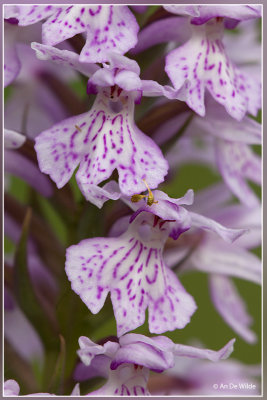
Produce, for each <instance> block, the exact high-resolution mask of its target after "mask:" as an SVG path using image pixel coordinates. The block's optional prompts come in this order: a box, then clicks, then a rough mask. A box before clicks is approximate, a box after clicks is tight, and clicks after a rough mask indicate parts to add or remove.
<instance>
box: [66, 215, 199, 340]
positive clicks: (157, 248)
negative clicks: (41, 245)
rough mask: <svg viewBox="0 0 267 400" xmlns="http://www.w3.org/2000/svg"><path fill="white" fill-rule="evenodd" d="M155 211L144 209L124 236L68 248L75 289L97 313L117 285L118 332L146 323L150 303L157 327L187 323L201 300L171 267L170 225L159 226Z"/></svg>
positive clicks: (152, 321)
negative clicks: (167, 252) (166, 249)
mask: <svg viewBox="0 0 267 400" xmlns="http://www.w3.org/2000/svg"><path fill="white" fill-rule="evenodd" d="M153 221H154V216H152V215H151V214H148V213H141V214H140V216H138V217H137V218H136V219H135V220H134V222H133V223H132V224H130V226H129V228H128V231H127V232H126V233H124V234H123V235H121V236H120V237H118V238H107V239H105V238H96V239H88V240H84V241H82V242H80V243H79V244H78V245H75V246H71V247H70V248H69V249H68V250H67V256H66V257H67V261H66V273H67V276H68V278H69V280H70V281H71V283H72V289H73V290H74V291H75V292H76V293H77V294H78V295H79V296H80V297H81V299H82V300H83V301H84V303H85V304H86V305H87V307H88V308H89V309H90V310H91V311H92V312H93V313H97V312H98V311H99V310H100V309H101V308H102V307H103V305H104V302H105V299H106V296H107V294H108V292H109V291H111V301H112V304H113V308H114V314H115V318H116V321H117V331H118V336H121V335H122V334H123V333H125V332H127V331H129V330H132V329H135V328H136V327H138V326H140V325H142V324H143V323H144V320H145V310H146V308H147V307H149V327H150V331H151V332H153V333H162V332H165V331H166V330H173V329H175V328H183V327H184V326H185V325H186V324H187V323H188V322H189V320H190V317H191V315H192V314H193V313H194V311H195V309H196V306H195V303H194V300H193V299H192V297H191V296H190V295H189V294H188V293H187V292H186V291H185V289H184V288H183V287H182V285H181V284H180V282H179V281H178V279H177V277H176V276H175V275H174V274H173V273H172V271H168V270H166V267H165V265H164V263H163V260H162V247H163V245H164V243H165V241H166V239H167V236H168V233H169V228H168V227H160V226H159V225H157V226H154V227H153V229H151V227H152V226H153Z"/></svg>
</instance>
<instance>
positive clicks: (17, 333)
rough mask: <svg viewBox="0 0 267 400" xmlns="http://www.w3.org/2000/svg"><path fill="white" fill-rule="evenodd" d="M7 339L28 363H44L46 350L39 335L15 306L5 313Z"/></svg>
mask: <svg viewBox="0 0 267 400" xmlns="http://www.w3.org/2000/svg"><path fill="white" fill-rule="evenodd" d="M4 325H5V332H4V335H5V338H6V339H7V340H8V342H9V343H10V344H11V345H12V347H13V348H14V349H15V351H16V352H17V353H18V354H19V355H20V357H22V358H23V359H24V360H26V361H33V360H35V361H38V363H41V364H42V363H43V361H44V348H43V344H42V342H41V340H40V337H39V335H38V334H37V332H36V331H35V329H34V328H33V326H32V325H31V323H30V322H29V320H28V319H27V318H26V317H25V315H24V314H23V313H22V312H21V310H20V309H19V308H18V307H17V306H15V307H14V308H13V309H12V310H5V313H4Z"/></svg>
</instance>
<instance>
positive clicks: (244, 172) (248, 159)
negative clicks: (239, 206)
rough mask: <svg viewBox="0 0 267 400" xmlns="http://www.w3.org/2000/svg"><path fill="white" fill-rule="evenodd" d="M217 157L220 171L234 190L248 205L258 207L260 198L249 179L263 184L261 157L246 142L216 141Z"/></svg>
mask: <svg viewBox="0 0 267 400" xmlns="http://www.w3.org/2000/svg"><path fill="white" fill-rule="evenodd" d="M215 151H216V159H217V165H218V168H219V170H220V173H221V174H222V176H223V179H224V181H225V183H226V184H227V185H228V187H229V188H230V189H231V190H232V192H233V193H234V194H235V195H236V196H237V197H238V198H239V199H240V201H241V202H243V203H244V204H246V205H247V206H248V207H256V206H257V205H258V203H259V200H258V198H257V196H256V194H255V193H254V192H253V190H252V189H251V188H250V186H249V185H248V183H247V182H246V178H247V179H251V180H252V181H254V182H255V183H257V184H261V159H260V157H259V156H258V155H256V154H254V153H253V151H252V150H251V149H250V147H249V146H248V145H246V144H245V143H237V142H230V141H226V140H219V139H218V140H217V141H216V147H215Z"/></svg>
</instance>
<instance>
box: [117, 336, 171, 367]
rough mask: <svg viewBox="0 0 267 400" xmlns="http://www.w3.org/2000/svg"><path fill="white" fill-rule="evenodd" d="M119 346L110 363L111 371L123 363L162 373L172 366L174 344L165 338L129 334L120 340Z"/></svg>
mask: <svg viewBox="0 0 267 400" xmlns="http://www.w3.org/2000/svg"><path fill="white" fill-rule="evenodd" d="M120 345H121V347H120V349H119V350H118V351H117V353H116V355H115V357H114V359H113V360H112V362H111V365H110V368H111V369H117V368H118V367H119V366H120V365H121V364H123V363H133V364H137V365H141V366H144V367H146V368H149V369H150V370H152V371H156V372H162V371H165V370H166V369H169V368H171V367H173V365H174V356H173V349H174V344H173V342H172V341H171V340H170V339H169V338H167V337H164V336H156V337H152V338H148V337H146V336H144V335H138V334H133V333H132V334H131V333H129V334H127V335H124V336H122V337H121V338H120Z"/></svg>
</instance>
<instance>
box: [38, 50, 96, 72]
mask: <svg viewBox="0 0 267 400" xmlns="http://www.w3.org/2000/svg"><path fill="white" fill-rule="evenodd" d="M31 48H32V49H33V50H34V51H35V53H36V57H37V58H38V59H39V60H50V61H53V62H55V63H56V64H59V65H62V66H66V67H71V68H73V69H75V70H77V71H79V72H80V73H81V74H83V75H85V76H90V75H92V74H93V73H95V72H96V71H97V70H98V69H99V68H100V67H98V66H97V65H96V64H90V63H82V62H80V61H79V55H78V54H76V53H74V52H72V51H69V50H61V49H58V48H56V47H53V46H49V45H44V44H41V43H37V42H32V43H31Z"/></svg>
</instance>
